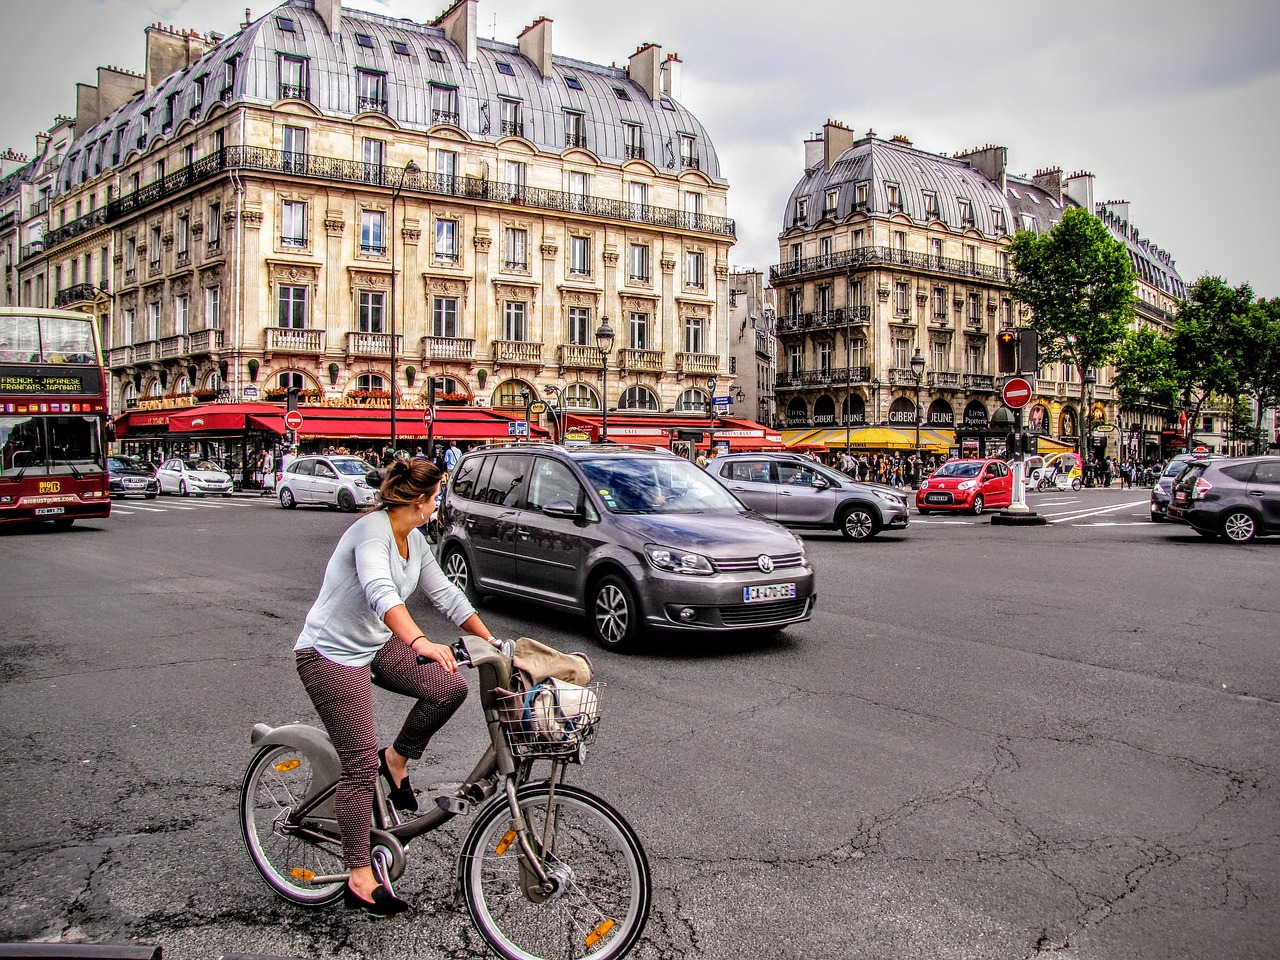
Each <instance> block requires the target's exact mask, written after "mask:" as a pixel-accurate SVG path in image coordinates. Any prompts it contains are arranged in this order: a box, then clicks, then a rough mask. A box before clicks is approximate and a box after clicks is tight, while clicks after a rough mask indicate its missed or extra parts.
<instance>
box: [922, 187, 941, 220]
mask: <svg viewBox="0 0 1280 960" xmlns="http://www.w3.org/2000/svg"><path fill="white" fill-rule="evenodd" d="M924 215H925V216H926V217H937V216H938V195H937V194H936V193H934V192H933V191H932V190H926V191H924Z"/></svg>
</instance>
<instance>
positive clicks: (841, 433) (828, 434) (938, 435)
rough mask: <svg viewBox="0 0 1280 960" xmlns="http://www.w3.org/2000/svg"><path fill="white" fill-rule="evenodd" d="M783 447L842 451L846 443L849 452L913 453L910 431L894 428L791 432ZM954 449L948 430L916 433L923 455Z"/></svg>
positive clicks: (912, 433) (913, 445)
mask: <svg viewBox="0 0 1280 960" xmlns="http://www.w3.org/2000/svg"><path fill="white" fill-rule="evenodd" d="M795 433H796V435H795V436H794V437H793V438H791V439H789V441H788V443H787V446H788V447H789V448H791V449H797V448H799V449H821V450H843V449H844V448H845V445H846V443H847V445H848V447H849V449H851V450H860V451H866V450H900V451H903V452H910V451H913V450H915V449H916V432H915V430H914V429H911V430H906V429H902V430H900V429H898V428H896V427H850V428H849V429H848V430H845V428H844V427H839V428H836V429H821V430H808V431H795ZM954 445H955V435H954V434H952V433H951V431H950V430H925V429H921V430H920V449H921V450H923V451H925V452H927V453H947V452H949V451H950V449H951V448H952V447H953V446H954Z"/></svg>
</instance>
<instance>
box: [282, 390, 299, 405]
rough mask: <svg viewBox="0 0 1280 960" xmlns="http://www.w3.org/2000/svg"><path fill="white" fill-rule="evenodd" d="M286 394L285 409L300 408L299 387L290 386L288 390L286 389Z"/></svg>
mask: <svg viewBox="0 0 1280 960" xmlns="http://www.w3.org/2000/svg"><path fill="white" fill-rule="evenodd" d="M284 396H285V410H297V409H298V388H297V387H289V388H288V389H287V390H285V392H284Z"/></svg>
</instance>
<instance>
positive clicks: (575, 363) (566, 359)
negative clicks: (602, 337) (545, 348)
mask: <svg viewBox="0 0 1280 960" xmlns="http://www.w3.org/2000/svg"><path fill="white" fill-rule="evenodd" d="M556 353H557V358H556V359H557V363H559V365H560V366H562V367H572V368H574V369H577V370H599V369H600V368H601V366H602V364H603V362H604V359H605V358H604V357H603V356H602V355H601V353H600V348H599V347H597V346H596V345H595V344H593V343H592V344H587V343H562V344H560V346H559V347H557V348H556Z"/></svg>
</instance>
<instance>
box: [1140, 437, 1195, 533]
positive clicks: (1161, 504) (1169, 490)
mask: <svg viewBox="0 0 1280 960" xmlns="http://www.w3.org/2000/svg"><path fill="white" fill-rule="evenodd" d="M1196 457H1197V455H1196V454H1193V453H1180V454H1178V455H1177V456H1176V457H1174V458H1173V459H1171V460H1170V461H1169V462H1168V463H1166V464H1165V465H1164V469H1163V470H1161V471H1160V476H1158V477H1156V482H1155V483H1154V484H1153V485H1152V487H1151V520H1152V522H1153V523H1159V522H1161V521H1162V520H1164V519H1165V518H1166V517H1168V516H1169V501H1170V500H1171V499H1172V498H1173V481H1174V480H1176V479H1177V478H1178V474H1180V473H1181V472H1182V471H1183V469H1185V467H1186V466H1187V464H1188V463H1190V462H1191V461H1192V460H1194V459H1196Z"/></svg>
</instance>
